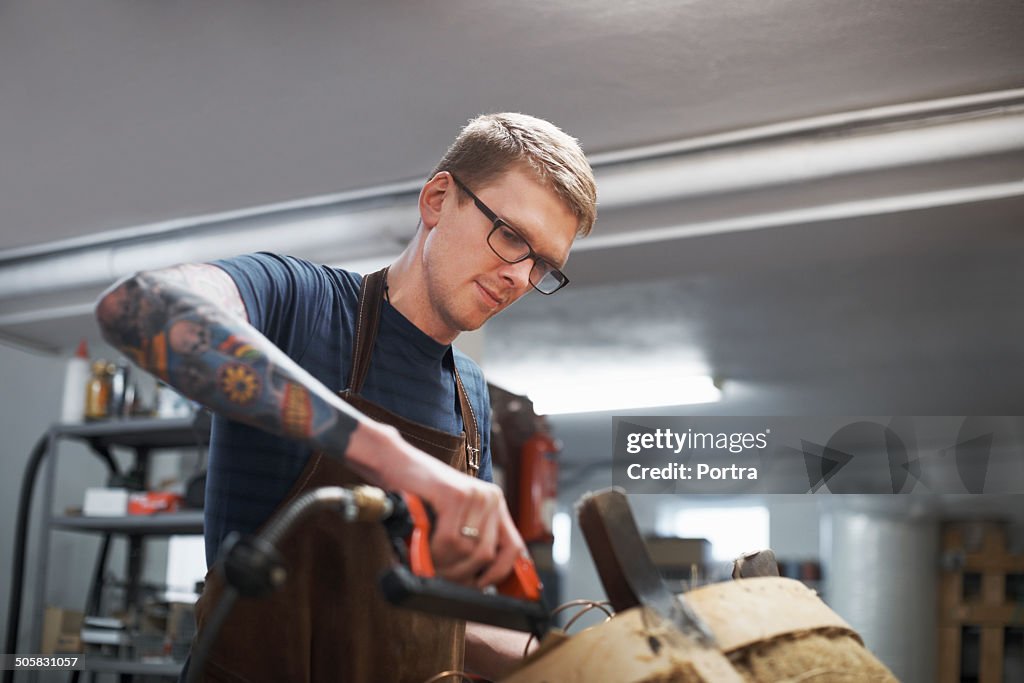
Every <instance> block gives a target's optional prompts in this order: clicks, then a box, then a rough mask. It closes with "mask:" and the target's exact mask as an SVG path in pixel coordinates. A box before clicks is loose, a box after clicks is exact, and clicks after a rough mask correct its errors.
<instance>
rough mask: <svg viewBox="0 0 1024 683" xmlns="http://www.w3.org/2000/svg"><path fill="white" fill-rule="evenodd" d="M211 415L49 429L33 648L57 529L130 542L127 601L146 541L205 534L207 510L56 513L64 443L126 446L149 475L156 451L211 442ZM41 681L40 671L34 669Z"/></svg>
mask: <svg viewBox="0 0 1024 683" xmlns="http://www.w3.org/2000/svg"><path fill="white" fill-rule="evenodd" d="M209 435H210V418H209V415H208V414H207V413H205V412H200V413H199V414H197V415H196V416H194V417H190V418H175V419H157V418H142V419H121V420H108V421H104V422H94V423H86V424H55V425H53V426H52V427H50V429H49V430H48V431H47V433H46V449H47V453H46V462H45V475H44V481H43V492H42V501H43V502H42V504H43V521H42V525H41V527H42V528H41V531H40V533H41V540H40V543H39V544H38V546H37V548H36V553H35V557H34V560H33V562H32V565H31V566H30V567H29V571H32V568H33V567H34V569H35V572H36V573H37V574H38V575H39V576H40V580H39V581H37V582H36V586H35V591H34V593H33V600H32V611H31V614H32V620H31V621H32V623H31V626H30V628H31V631H30V643H31V646H30V649H31V651H33V652H38V651H39V650H40V648H41V637H42V634H41V631H42V615H43V608H44V605H45V599H46V583H47V581H46V580H47V576H46V571H45V568H46V567H47V566H48V564H47V561H48V559H49V553H50V541H51V534H52V532H54V531H64V532H74V533H98V534H104V535H111V534H117V535H123V536H125V537H126V539H127V541H128V566H127V568H126V579H127V581H128V589H127V591H126V603H128V604H134V603H135V602H136V601H137V599H138V590H139V577H140V574H141V572H142V557H143V545H144V540H145V538H146V537H149V536H170V535H178V534H202V533H203V513H202V512H201V511H185V512H177V513H169V514H161V515H152V516H124V517H83V516H68V515H59V514H55V513H54V510H53V501H54V491H55V489H56V481H57V475H58V469H59V464H58V460H59V456H60V453H59V449H60V445H61V444H62V443H63V442H66V441H71V442H78V443H84V444H86V445H88V446H89V447H90V448H92V449H93V450H94V451H96V452H98V453H103V452H109V451H110V450H111V449H113V448H126V449H130V450H131V451H133V452H134V458H135V460H134V463H133V465H134V469H135V470H137V471H139V472H141V473H142V474H143V475H144V474H145V472H146V471H147V458H148V456H149V454H150V453H151V452H152V451H155V450H165V449H183V448H196V447H204V446H206V445H207V444H208V443H209ZM83 662H84V667H83V668H84V669H85V670H86V671H92V672H97V673H117V674H124V675H150V676H153V675H157V676H169V677H173V676H177V675H178V673H179V671H180V670H181V666H182V662H177V661H170V660H168V661H156V662H150V661H138V660H125V659H116V658H107V657H96V656H91V657H85V658H84V659H83ZM31 673H32V674H33V675H32V677H31V680H37V672H31Z"/></svg>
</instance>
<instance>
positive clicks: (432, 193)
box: [419, 171, 453, 230]
mask: <svg viewBox="0 0 1024 683" xmlns="http://www.w3.org/2000/svg"><path fill="white" fill-rule="evenodd" d="M452 187H453V183H452V174H451V173H448V172H447V171H440V172H438V173H437V174H435V175H434V177H433V178H431V179H430V180H428V181H427V183H426V184H425V185H424V186H423V189H422V190H420V201H419V205H420V218H421V219H422V220H423V227H424V228H426V229H427V230H431V229H432V228H433V227H434V226H435V225H437V223H438V221H440V220H441V207H442V205H443V204H444V198H445V195H446V194H447V193H448V192H449V191H450V190H451V189H452Z"/></svg>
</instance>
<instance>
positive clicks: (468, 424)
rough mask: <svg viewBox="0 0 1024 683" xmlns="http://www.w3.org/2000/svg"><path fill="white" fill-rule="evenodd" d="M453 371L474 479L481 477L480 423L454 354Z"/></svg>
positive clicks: (467, 453) (467, 460) (467, 452)
mask: <svg viewBox="0 0 1024 683" xmlns="http://www.w3.org/2000/svg"><path fill="white" fill-rule="evenodd" d="M452 369H453V370H454V371H455V389H456V390H457V391H458V394H459V409H460V410H461V411H462V424H463V426H464V428H465V431H466V465H467V467H468V468H469V469H468V471H469V474H470V476H473V477H479V476H480V429H479V427H478V425H479V424H480V422H479V421H478V420H477V419H476V411H475V410H473V403H472V402H471V401H470V400H469V394H467V393H466V387H464V386H462V377H460V376H459V368H458V367H457V366H456V364H455V355H454V353H453V354H452Z"/></svg>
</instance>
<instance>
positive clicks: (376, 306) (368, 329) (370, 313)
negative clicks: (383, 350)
mask: <svg viewBox="0 0 1024 683" xmlns="http://www.w3.org/2000/svg"><path fill="white" fill-rule="evenodd" d="M387 274H388V269H387V268H383V269H382V270H378V271H377V272H376V273H371V274H370V275H367V276H366V277H364V278H363V286H362V287H361V288H360V290H359V317H358V318H357V319H356V343H355V347H354V348H353V349H352V372H351V374H350V375H349V378H348V388H347V389H346V391H348V393H350V394H359V393H360V392H362V390H363V382H364V381H366V373H367V372H368V371H369V370H370V358H371V357H372V356H373V343H374V341H375V340H376V339H377V330H379V329H380V309H381V305H382V303H381V302H382V301H383V300H384V283H385V278H387Z"/></svg>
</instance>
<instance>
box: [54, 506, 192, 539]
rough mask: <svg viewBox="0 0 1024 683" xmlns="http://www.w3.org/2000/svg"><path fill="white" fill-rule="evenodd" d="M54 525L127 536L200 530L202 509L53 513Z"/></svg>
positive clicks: (158, 534)
mask: <svg viewBox="0 0 1024 683" xmlns="http://www.w3.org/2000/svg"><path fill="white" fill-rule="evenodd" d="M51 523H52V524H53V526H54V528H56V529H63V530H65V531H95V532H101V533H111V534H127V535H129V536H135V535H137V536H172V535H176V534H201V533H203V511H202V510H189V511H187V512H170V513H166V514H157V515H129V516H126V517H67V516H62V517H54V518H53V519H52V520H51Z"/></svg>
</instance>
